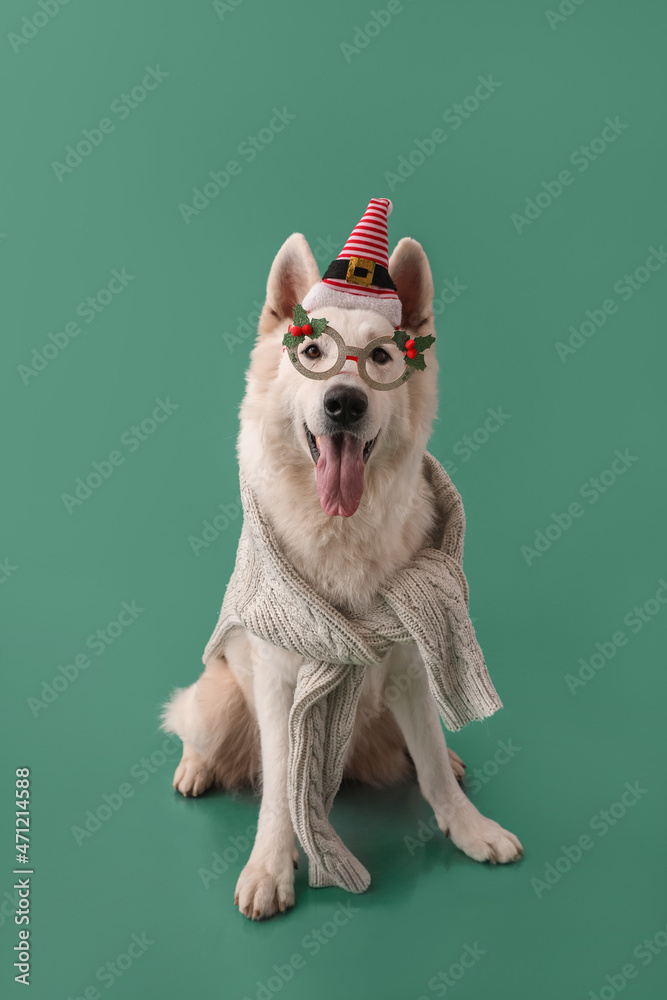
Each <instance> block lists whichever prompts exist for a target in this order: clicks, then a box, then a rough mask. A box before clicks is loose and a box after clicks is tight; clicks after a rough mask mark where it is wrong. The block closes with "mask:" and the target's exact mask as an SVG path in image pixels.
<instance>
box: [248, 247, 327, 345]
mask: <svg viewBox="0 0 667 1000" xmlns="http://www.w3.org/2000/svg"><path fill="white" fill-rule="evenodd" d="M319 280H320V272H319V270H318V267H317V264H316V262H315V258H314V257H313V254H312V251H311V249H310V247H309V246H308V241H307V239H306V237H305V236H303V235H302V234H301V233H292V235H291V236H290V237H289V238H288V239H286V240H285V242H284V243H283V245H282V246H281V248H280V250H279V251H278V253H277V254H276V256H275V259H274V261H273V264H272V265H271V271H270V273H269V280H268V282H267V286H266V302H265V303H264V309H263V310H262V316H261V319H260V323H259V329H260V332H261V331H263V330H270V329H273V328H274V327H275V325H276V322H277V321H279V320H284V319H287V320H291V319H292V310H293V309H294V306H295V305H296V304H297V302H301V301H302V300H303V298H304V296H305V294H306V292H307V291H309V289H311V288H312V287H313V285H314V284H315V283H316V282H317V281H319Z"/></svg>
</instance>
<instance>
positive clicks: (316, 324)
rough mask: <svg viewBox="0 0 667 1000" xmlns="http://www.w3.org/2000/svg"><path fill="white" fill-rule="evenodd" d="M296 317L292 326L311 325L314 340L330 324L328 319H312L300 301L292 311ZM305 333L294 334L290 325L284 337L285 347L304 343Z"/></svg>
mask: <svg viewBox="0 0 667 1000" xmlns="http://www.w3.org/2000/svg"><path fill="white" fill-rule="evenodd" d="M292 315H293V317H294V319H293V323H292V324H291V325H292V326H309V327H311V329H312V331H313V332H312V333H311V334H310V337H311V339H312V340H316V339H317V338H318V337H321V336H322V334H323V333H324V331H325V330H326V328H327V326H328V321H327V320H326V319H310V317H309V316H308V313H307V312H306V310H305V309H304V308H303V306H302V305H301V303H300V302H297V304H296V305H295V306H294V309H293V311H292ZM303 336H304V335H303V334H301V335H300V336H298V337H294V336H293V335H292V332H291V329H290V328H289V327H288V330H287V333H286V334H285V336H284V337H283V340H282V344H283V347H294V346H295V345H296V344H302V343H303Z"/></svg>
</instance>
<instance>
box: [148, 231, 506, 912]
mask: <svg viewBox="0 0 667 1000" xmlns="http://www.w3.org/2000/svg"><path fill="white" fill-rule="evenodd" d="M389 272H390V274H391V277H392V278H393V281H394V283H395V285H396V290H397V293H398V296H399V299H400V305H401V308H402V329H404V330H406V331H407V332H408V333H409V334H411V335H412V336H415V335H417V334H418V335H419V336H423V335H426V334H433V333H434V329H433V310H432V303H433V281H432V277H431V270H430V267H429V263H428V260H427V257H426V254H425V253H424V251H423V249H422V247H421V246H420V244H419V243H417V242H416V241H415V240H412V239H403V240H401V241H400V242H399V244H398V245H397V247H396V249H395V250H394V252H393V254H392V256H391V260H390V261H389ZM318 280H319V274H318V269H317V265H316V263H315V259H314V257H313V255H312V253H311V250H310V247H309V246H308V243H307V241H306V240H305V238H304V237H303V236H302V235H301V234H298V233H296V234H294V235H292V236H290V238H289V239H288V240H287V241H286V242H285V243H284V244H283V246H282V247H281V249H280V251H279V252H278V254H277V256H276V258H275V260H274V262H273V266H272V268H271V272H270V275H269V280H268V287H267V298H266V303H265V305H264V309H263V312H262V315H261V318H260V322H259V332H258V336H257V342H256V345H255V347H254V349H253V351H252V359H251V364H250V370H249V373H248V376H247V382H248V385H247V392H246V396H245V399H244V401H243V405H242V408H241V431H240V435H239V442H238V457H239V463H240V466H241V468H242V470H243V472H244V474H245V478H246V480H247V482H248V483H249V485H250V486H251V487H252V489H253V490H254V492H255V494H256V496H257V498H258V500H259V503H260V505H261V508H262V510H263V511H264V512H265V513H266V516H267V517H268V519H269V520H270V522H271V524H272V525H273V528H274V531H275V533H276V536H277V538H278V541H279V542H280V545H281V547H282V549H283V551H284V553H285V554H286V555H287V557H288V558H289V560H290V561H291V563H292V565H293V566H294V567H295V568H296V570H297V571H298V572H299V573H300V575H301V577H302V578H303V579H304V580H305V581H307V583H308V584H309V586H310V587H312V588H313V590H315V591H317V592H318V593H319V594H320V595H321V596H322V597H323V598H324V599H326V600H327V601H328V602H329V603H330V604H332V605H334V606H335V607H337V608H339V609H340V610H341V611H343V612H345V611H349V610H351V609H354V608H356V609H359V608H363V607H364V606H365V605H367V604H368V603H369V602H370V601H371V600H372V598H373V596H374V595H375V594H376V592H377V591H378V588H380V587H381V586H382V585H383V584H385V583H386V582H387V581H388V580H389V579H391V577H392V574H394V573H396V571H398V570H399V569H400V568H401V567H403V566H405V565H406V564H407V563H408V562H409V561H410V560H411V559H412V558H413V556H414V555H415V554H416V553H417V552H418V551H419V550H420V548H422V547H423V546H424V544H425V540H426V539H427V537H428V532H429V528H430V527H431V523H432V518H433V509H432V503H431V499H430V496H429V490H430V487H429V485H428V483H427V482H426V480H425V479H424V477H423V475H422V471H421V470H422V456H423V453H424V451H425V448H426V443H427V440H428V438H429V435H430V433H431V425H432V422H433V420H434V417H435V414H436V405H437V365H436V362H435V356H434V349H433V348H431V349H429V352H428V354H429V361H428V366H427V368H426V370H425V371H421V372H419V373H418V374H415V375H414V376H413V377H412V378H411V379H410V380H409V381H408V382H406V384H405V385H402V386H400V387H399V388H396V389H393V390H392V391H390V392H386V391H383V392H381V391H377V390H373V389H372V388H369V387H368V386H367V385H366V384H364V383H363V382H362V380H361V379H360V378H359V375H358V372H357V369H356V364H355V362H354V361H353V360H350V361H346V362H345V365H344V366H343V368H342V370H341V371H340V373H339V374H337V375H335V376H334V377H333V378H331V379H329V380H326V381H315V380H312V379H310V378H304V377H303V376H302V375H301V374H299V373H298V372H297V371H295V370H294V366H293V365H292V364H290V360H289V358H288V356H287V353H286V351H284V350H283V348H282V346H281V341H282V338H283V336H284V334H285V332H286V330H287V328H288V324H289V322H290V320H291V317H292V310H293V307H294V305H295V304H296V303H300V302H302V301H303V298H304V296H305V295H306V293H307V292H308V290H309V289H310V288H311V287H312V286H313V285H314V284H315V283H316V282H317V281H318ZM313 315H317V316H318V317H323V316H326V318H327V320H328V322H329V324H330V326H331V327H333V328H334V329H335V330H337V331H338V333H339V334H340V335H341V336H342V338H343V340H344V342H345V344H346V345H354V346H355V347H357V348H360V349H361V348H363V347H364V346H365V345H366V344H367V343H369V341H371V340H374V339H376V338H378V337H382V336H385V335H388V336H391V335H392V334H393V332H394V329H393V326H392V324H391V323H390V322H389V321H388V320H387V319H385V318H384V316H382V315H381V314H380V313H378V312H377V311H372V310H366V309H363V308H362V309H345V308H336V307H332V306H327V307H326V308H325V309H319V310H314V312H313ZM332 400H333V402H332ZM397 511H402V512H403V513H402V514H397V513H396V512H397ZM405 512H409V514H408V515H406V513H405ZM341 515H342V516H341ZM301 662H302V661H301V658H300V657H299V656H298V655H297V654H295V653H292V652H288V651H286V650H284V649H280V648H278V647H275V646H272V645H269V644H268V643H266V642H265V641H264V640H261V639H258V638H256V637H254V636H253V635H250V634H249V633H247V632H246V631H245V630H243V629H239V630H238V631H237V632H235V633H234V634H233V636H232V638H231V639H230V641H229V642H228V643H227V646H226V649H225V656H224V658H212V659H209V661H208V662H207V663H206V669H205V670H204V673H203V674H202V676H201V677H200V678H199V680H198V681H197V683H196V684H193V685H192V686H191V687H189V688H187V689H183V690H180V691H177V692H176V693H175V695H174V696H173V698H172V700H171V701H170V703H169V704H168V705H167V707H166V709H165V715H164V728H165V729H167V730H168V731H170V732H175V733H176V734H178V736H179V737H180V738H181V739H182V740H183V758H182V760H181V762H180V764H179V766H178V768H177V770H176V774H175V776H174V787H175V788H177V789H178V791H180V792H181V793H182V794H183V795H201V794H202V792H204V791H205V790H206V789H207V788H209V787H210V786H211V785H214V784H216V785H221V786H222V787H225V788H236V787H240V786H242V785H244V784H248V783H250V784H253V783H255V782H257V781H258V780H260V779H261V786H262V803H261V808H260V813H259V822H258V828H257V837H256V839H255V844H254V847H253V850H252V853H251V855H250V858H249V860H248V862H247V864H246V866H245V868H244V869H243V871H242V872H241V875H240V877H239V880H238V883H237V886H236V893H235V902H236V903H237V904H238V906H239V908H240V910H241V912H242V913H244V914H245V915H246V916H247V917H250V918H252V919H262V918H265V917H270V916H272V915H273V914H274V913H276V912H277V911H278V910H281V911H282V910H285V909H286V908H287V907H290V906H292V905H293V903H294V867H295V866H296V862H297V857H298V853H297V849H296V845H295V837H294V831H293V828H292V822H291V818H290V809H289V804H288V798H287V768H288V716H289V712H290V708H291V705H292V700H293V693H294V687H295V683H296V677H297V672H298V669H299V666H300V663H301ZM406 670H410V671H412V674H411V676H414V677H415V678H416V679H415V680H414V682H413V683H411V684H410V685H408V686H407V690H405V691H404V692H402V693H398V695H397V696H395V695H396V692H397V691H398V687H397V686H394V687H393V688H392V691H393V692H394V696H392V698H390V699H389V702H388V701H387V699H386V698H385V697H384V695H383V692H384V691H385V689H386V688H387V687H388V686H389V685H390V684H391V683H392V679H393V678H396V677H398V676H400V675H403V676H405V674H406ZM406 750H407V751H408V752H409V757H408V755H407V753H406ZM410 758H411V760H412V762H414V766H415V768H416V772H417V777H418V781H419V786H420V788H421V791H422V793H423V795H424V797H425V798H426V799H427V801H428V802H429V803H430V805H431V806H432V808H433V810H434V813H435V816H436V819H437V822H438V825H439V827H440V829H441V830H442V831H443V833H444V834H445V835H446V836H449V837H451V839H452V841H453V842H454V844H456V846H457V847H459V848H460V849H461V850H462V851H464V852H465V853H466V854H467V855H468V856H469V857H471V858H474V859H475V860H476V861H491V862H510V861H515V860H517V859H518V858H519V857H520V856H521V855H522V853H523V849H522V847H521V844H520V843H519V841H518V839H517V838H516V837H515V836H514V834H512V833H509V832H508V831H507V830H504V829H503V828H502V827H501V826H499V825H498V823H496V822H494V821H493V820H491V819H487V818H485V817H484V816H482V815H481V814H480V813H479V812H478V810H477V809H476V808H475V806H474V805H473V804H472V803H471V802H470V801H469V799H468V798H466V796H465V794H464V793H463V791H462V790H461V788H460V787H459V784H458V781H457V779H460V778H461V777H462V775H463V768H464V765H463V764H462V762H461V760H460V759H459V758H458V757H457V756H456V754H454V753H453V752H452V751H449V752H448V750H447V746H446V744H445V737H444V735H443V731H442V727H441V725H440V720H439V715H438V710H437V707H436V704H435V701H434V699H433V697H432V695H431V694H430V691H429V688H428V684H427V678H426V675H425V672H424V670H423V668H422V666H421V659H420V657H419V654H418V652H417V650H416V647H415V646H414V645H401V646H398V645H397V646H394V647H393V648H392V649H391V650H390V652H389V654H388V655H387V657H386V659H385V661H384V662H383V663H382V664H380V665H378V666H377V667H373V668H369V669H368V670H367V673H366V679H365V682H364V688H363V692H362V696H361V700H360V703H359V710H358V713H357V719H356V723H355V730H354V735H353V739H352V744H351V746H350V749H349V752H348V754H347V757H346V767H345V775H346V777H349V778H354V779H357V780H362V781H367V782H370V783H372V784H382V783H390V782H396V781H399V780H401V779H403V778H405V777H406V776H409V774H410V773H411V769H412V764H411V761H410Z"/></svg>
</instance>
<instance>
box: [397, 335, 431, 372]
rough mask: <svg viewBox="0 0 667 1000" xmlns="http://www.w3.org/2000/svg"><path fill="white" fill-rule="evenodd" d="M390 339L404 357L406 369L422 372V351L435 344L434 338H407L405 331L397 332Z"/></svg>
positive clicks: (423, 364)
mask: <svg viewBox="0 0 667 1000" xmlns="http://www.w3.org/2000/svg"><path fill="white" fill-rule="evenodd" d="M392 339H393V341H394V343H395V344H396V346H397V347H398V349H399V351H402V352H403V354H404V355H405V365H406V367H407V368H414V369H415V370H416V371H420V372H423V371H424V369H425V368H426V362H425V360H424V351H426V350H428V348H429V347H430V346H431V344H434V343H435V337H432V336H431V335H430V334H429V336H428V337H409V336H408V335H407V333H406V332H405V330H397V331H396V333H395V334H394V336H393V338H392Z"/></svg>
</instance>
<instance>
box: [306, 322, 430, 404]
mask: <svg viewBox="0 0 667 1000" xmlns="http://www.w3.org/2000/svg"><path fill="white" fill-rule="evenodd" d="M323 333H325V334H327V336H329V337H331V339H332V340H333V341H334V343H335V344H336V346H337V347H338V358H337V359H336V361H335V362H334V364H333V365H332V366H331V368H328V369H327V370H326V371H325V372H313V371H310V370H309V369H308V368H305V367H304V366H303V365H302V364H301V361H300V360H299V347H300V346H301V345H300V344H296V343H295V344H294V346H292V345H291V344H290V345H289V346H287V347H286V351H287V353H288V355H289V357H290V360H291V362H292V364H293V365H294V367H295V368H296V370H297V371H298V372H300V373H301V374H302V375H305V376H306V378H312V379H317V380H321V379H328V378H333V377H334V375H338V373H339V372H340V371H341V369H342V368H343V366H344V364H345V362H346V361H356V362H357V371H358V372H359V377H360V378H361V379H363V381H364V382H365V383H366V385H367V386H369V388H371V389H377V390H378V391H380V392H385V391H387V390H389V389H397V388H398V387H399V386H401V385H405V383H406V382H407V381H408V379H409V378H410V376H411V375H413V374H414V371H415V369H414V368H411V367H410V366H408V365H406V366H405V370H404V371H403V373H402V374H401V375H400V376H399V377H398V378H396V379H394V381H393V382H376V381H375V379H372V378H371V377H370V375H369V374H368V372H367V371H366V361H367V360H368V358H369V357H370V355H371V354H372V353H373V351H374V350H375V348H376V347H381V346H382V345H383V344H393V345H394V347H396V341H395V340H394V338H393V337H389V336H384V337H376V338H375V340H371V342H370V344H366V346H365V347H362V348H361V350H359V348H357V347H352V346H351V345H350V344H346V343H345V341H344V340H343V338H342V337H341V335H340V334H339V333H338V331H337V330H334V328H333V327H332V326H327V327H326V329H325V330H324V331H323ZM294 339H295V340H296V339H299V340H300V338H294ZM318 339H319V338H317V337H315V338H313V340H312V343H313V344H316V343H317V340H318ZM301 343H303V341H301ZM347 351H356V352H357V353H356V354H347V353H346V352H347Z"/></svg>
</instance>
